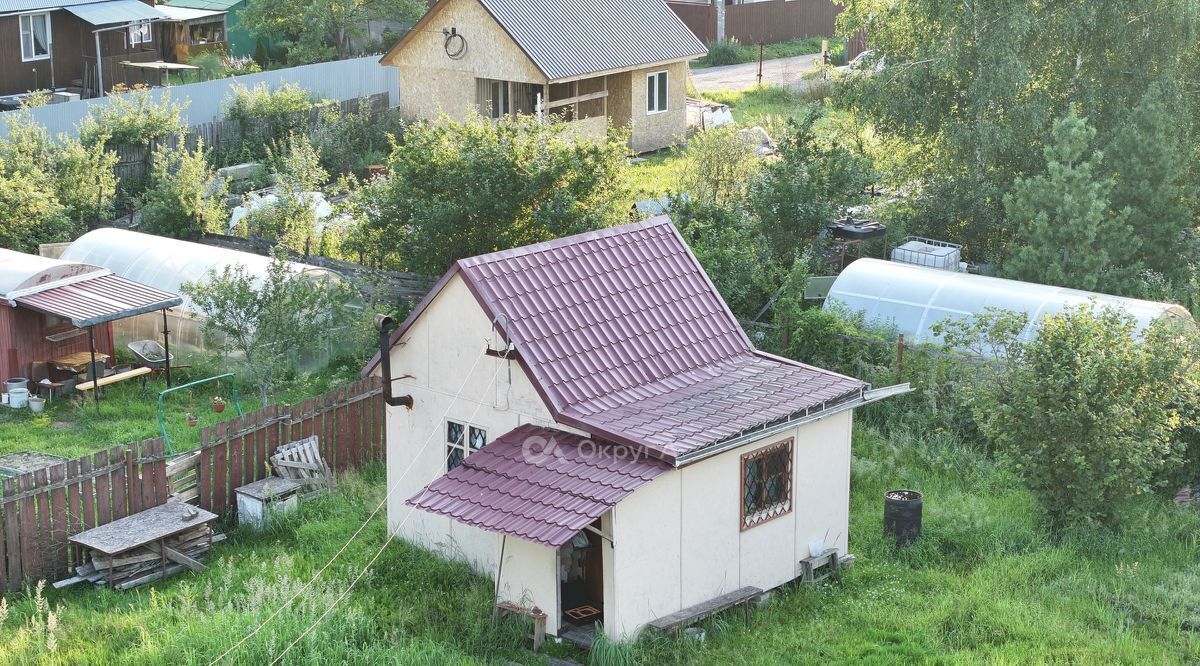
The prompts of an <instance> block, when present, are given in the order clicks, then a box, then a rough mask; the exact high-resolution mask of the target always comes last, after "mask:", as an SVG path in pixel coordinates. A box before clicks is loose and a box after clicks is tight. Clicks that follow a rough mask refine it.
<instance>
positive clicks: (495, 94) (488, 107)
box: [475, 79, 512, 120]
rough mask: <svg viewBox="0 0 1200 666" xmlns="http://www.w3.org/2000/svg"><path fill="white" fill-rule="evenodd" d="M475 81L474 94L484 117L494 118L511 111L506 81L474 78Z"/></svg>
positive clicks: (501, 116)
mask: <svg viewBox="0 0 1200 666" xmlns="http://www.w3.org/2000/svg"><path fill="white" fill-rule="evenodd" d="M475 82H476V83H475V86H476V88H475V96H476V98H477V99H478V102H479V112H480V113H482V114H483V115H484V117H485V118H492V119H494V120H495V119H499V118H503V117H504V116H507V115H509V114H510V113H512V104H511V101H510V100H509V94H508V81H497V80H495V79H475Z"/></svg>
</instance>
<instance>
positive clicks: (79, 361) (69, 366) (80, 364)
mask: <svg viewBox="0 0 1200 666" xmlns="http://www.w3.org/2000/svg"><path fill="white" fill-rule="evenodd" d="M96 360H97V361H106V362H107V361H108V354H101V353H100V352H96ZM91 362H92V354H91V352H85V351H81V352H75V353H74V354H67V355H66V356H60V357H58V358H52V359H50V360H49V361H48V363H50V365H52V366H54V367H55V368H57V369H59V370H65V371H67V372H72V373H74V374H79V373H81V372H83V371H84V370H87V367H88V363H91Z"/></svg>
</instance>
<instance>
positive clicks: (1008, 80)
mask: <svg viewBox="0 0 1200 666" xmlns="http://www.w3.org/2000/svg"><path fill="white" fill-rule="evenodd" d="M843 4H844V5H845V7H846V10H845V11H844V12H843V13H842V14H841V15H840V16H839V18H838V21H839V31H840V32H842V34H852V33H854V32H856V31H858V30H860V29H862V30H865V31H866V33H867V34H869V35H870V36H871V37H870V41H871V47H872V48H873V49H875V50H876V51H877V53H878V54H879V55H880V56H881V57H882V58H883V60H884V62H885V63H886V66H885V67H884V68H883V70H882V71H881V72H879V73H877V74H874V75H870V76H857V77H850V79H849V81H848V83H847V85H845V86H843V87H842V89H841V91H840V92H839V94H838V96H837V97H838V100H839V102H840V103H841V104H844V105H846V106H847V107H849V108H852V109H854V110H855V111H856V112H857V113H860V114H862V115H863V116H864V117H865V118H867V119H869V120H870V121H871V122H872V123H873V124H874V126H875V129H876V130H877V131H878V132H880V133H881V134H882V135H884V136H885V137H889V138H896V139H900V140H903V141H906V142H908V143H910V144H911V145H912V146H913V147H914V148H916V150H913V151H911V152H910V159H909V160H908V165H907V171H908V175H909V178H908V183H909V184H908V187H907V188H906V189H907V190H908V191H909V192H911V196H912V198H913V200H914V203H915V206H914V208H913V218H914V219H915V220H917V221H919V222H920V229H916V228H915V225H913V226H914V230H915V231H919V232H920V233H923V234H924V235H932V236H936V237H940V238H944V239H946V240H952V241H959V242H964V243H966V244H967V246H968V250H969V252H970V255H971V257H972V259H973V260H975V261H991V262H994V263H1000V262H1002V261H1003V259H1004V258H1005V257H1006V255H1007V253H1008V250H1009V245H1010V243H1011V242H1012V239H1013V238H1014V232H1015V227H1016V223H1015V222H1014V221H1012V220H1009V219H1008V218H1007V217H1006V215H1005V211H1004V206H1003V196H1004V194H1006V193H1008V192H1010V191H1011V190H1012V185H1013V183H1014V182H1015V180H1016V179H1017V178H1022V177H1028V176H1030V175H1032V174H1036V173H1038V172H1040V171H1041V170H1042V168H1043V163H1042V160H1041V143H1042V141H1043V138H1044V137H1045V136H1046V135H1047V133H1048V131H1049V129H1050V127H1051V125H1052V124H1053V122H1054V120H1055V119H1057V118H1060V117H1062V116H1063V115H1064V114H1066V113H1067V111H1068V109H1069V108H1071V106H1072V105H1075V106H1077V107H1078V109H1079V113H1080V115H1083V116H1085V117H1087V118H1088V119H1089V120H1090V122H1091V124H1092V126H1093V127H1095V128H1096V129H1097V132H1098V141H1097V144H1096V145H1098V146H1103V147H1109V144H1110V142H1111V141H1112V140H1113V137H1114V136H1115V135H1116V133H1117V132H1118V131H1119V130H1120V129H1121V128H1122V127H1125V126H1126V125H1127V124H1128V118H1129V110H1130V109H1133V108H1134V107H1136V106H1138V104H1139V103H1140V102H1141V100H1142V99H1143V98H1144V97H1145V95H1146V94H1147V91H1149V90H1151V89H1152V88H1154V87H1155V86H1159V85H1164V86H1166V88H1167V89H1168V90H1169V89H1180V90H1184V89H1191V88H1192V87H1193V86H1192V83H1191V82H1192V81H1193V80H1194V78H1195V74H1196V56H1197V40H1196V34H1197V27H1198V26H1200V5H1197V4H1196V3H1194V2H1191V1H1190V0H1160V1H1156V2H1153V3H1150V4H1147V3H1146V2H1143V1H1142V0H1110V1H1107V2H1088V1H1087V0H1067V1H1066V2H1059V3H1045V2H1038V1H1035V0H970V1H969V2H958V3H955V2H949V3H948V2H943V1H942V0H844V2H843ZM1198 101H1200V98H1197V97H1196V96H1194V95H1189V96H1187V97H1185V98H1180V102H1181V107H1180V108H1177V110H1176V112H1175V113H1174V115H1173V117H1172V118H1170V119H1167V121H1166V122H1169V124H1170V125H1171V127H1172V132H1173V133H1175V134H1176V135H1178V136H1186V135H1188V134H1190V132H1191V129H1192V128H1193V126H1194V123H1195V122H1196V120H1195V119H1196V118H1197V115H1198V114H1197V113H1196V105H1197V102H1198ZM1151 145H1152V144H1151ZM1112 157H1113V158H1115V157H1116V155H1115V154H1112ZM1194 162H1195V160H1194V159H1189V160H1184V161H1183V162H1182V164H1183V168H1184V169H1185V170H1186V172H1187V173H1186V180H1188V181H1194V179H1195V178H1196V172H1195V169H1194V167H1192V166H1191V164H1192V163H1194ZM1110 166H1116V163H1115V162H1113V163H1112V164H1111V165H1110ZM1122 196H1123V195H1122ZM1113 203H1114V208H1115V209H1117V210H1120V209H1123V208H1124V207H1126V206H1127V205H1128V206H1130V207H1132V202H1126V201H1124V200H1123V199H1122V198H1121V197H1120V196H1118V195H1116V194H1114V199H1113ZM1191 208H1192V209H1193V211H1194V210H1195V204H1194V203H1193V204H1191ZM1190 217H1195V215H1194V214H1193V215H1191V216H1190Z"/></svg>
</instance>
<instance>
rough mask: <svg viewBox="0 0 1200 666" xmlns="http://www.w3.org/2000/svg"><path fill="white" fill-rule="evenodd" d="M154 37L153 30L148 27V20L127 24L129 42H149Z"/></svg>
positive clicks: (131, 43)
mask: <svg viewBox="0 0 1200 666" xmlns="http://www.w3.org/2000/svg"><path fill="white" fill-rule="evenodd" d="M153 38H154V32H153V30H152V29H151V27H150V22H149V21H138V22H137V23H134V24H133V25H131V26H129V43H130V45H133V44H149V43H150V42H151V40H153Z"/></svg>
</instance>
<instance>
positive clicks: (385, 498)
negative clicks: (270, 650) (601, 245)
mask: <svg viewBox="0 0 1200 666" xmlns="http://www.w3.org/2000/svg"><path fill="white" fill-rule="evenodd" d="M486 357H487V354H486V353H483V354H480V355H479V357H478V358H476V359H475V363H473V364H472V365H471V369H470V370H468V371H467V374H466V375H465V376H464V379H463V383H462V385H461V386H459V387H458V391H456V392H455V394H454V397H453V398H451V400H450V403H449V404H448V405H446V410H445V411H444V412H442V416H441V419H439V420H440V421H444V420H445V419H446V416H447V415H448V414H449V413H450V410H451V409H452V408H453V407H454V404H455V403H456V402H457V401H458V399H459V396H461V395H462V392H463V390H464V389H466V387H467V382H469V381H470V380H471V376H472V375H473V374H474V373H475V368H476V367H478V366H479V362H480V361H481V360H483V359H484V358H486ZM500 367H502V366H497V368H496V374H499V372H500ZM492 381H493V382H494V381H495V374H493V376H492ZM488 387H489V388H490V387H491V384H490V383H489V384H488ZM476 411H478V405H477V407H476ZM472 418H474V414H472ZM437 432H438V430H437V429H436V428H435V429H433V430H431V431H430V433H429V436H428V437H426V438H425V442H424V443H423V444H422V445H421V449H420V450H419V451H417V454H416V455H415V456H413V458H412V461H410V462H409V464H408V467H406V468H405V469H404V472H403V473H402V474H401V475H400V477H399V478H397V479H396V482H395V483H394V484H393V485H392V486H391V487H390V488H388V491H387V494H385V495H384V496H383V499H382V500H380V502H379V504H378V505H377V506H376V507H375V509H374V510H373V511H371V514H370V515H369V516H367V519H366V520H364V521H363V524H362V525H360V526H359V527H358V529H357V530H355V531H354V534H351V535H350V538H349V539H348V540H347V541H346V543H345V544H343V545H342V547H341V548H339V549H338V551H337V552H336V553H334V555H333V557H332V558H330V560H329V561H328V562H326V563H325V565H324V566H322V567H321V568H320V569H319V570H317V572H316V573H315V574H313V576H312V578H310V579H309V580H308V582H307V583H305V584H304V586H303V587H301V588H300V589H299V590H297V591H296V592H295V594H293V595H292V596H291V598H289V599H288V600H287V601H285V602H284V603H283V604H281V605H280V606H279V608H276V609H275V611H274V612H272V613H271V614H270V615H269V616H267V619H265V620H263V621H262V622H261V623H259V624H258V626H256V627H255V628H254V629H253V630H251V631H250V633H249V634H246V636H244V637H243V638H242V639H241V640H239V641H238V642H236V643H234V644H233V645H232V646H230V647H229V649H227V650H225V651H224V652H222V653H221V654H220V656H218V657H217V658H216V659H213V660H212V661H211V662H209V666H214V665H215V664H217V663H218V662H220V661H221V660H222V659H224V658H225V657H227V656H229V655H230V654H231V653H232V652H233V651H234V650H237V649H238V648H240V647H241V646H242V645H244V644H245V643H246V641H248V640H250V639H251V638H253V637H254V636H255V635H256V634H258V632H260V631H262V629H263V627H265V626H267V624H269V623H270V622H271V620H274V619H275V617H276V616H278V615H279V614H280V613H281V612H283V609H285V608H287V607H288V606H291V605H292V602H294V601H295V600H296V599H297V598H299V596H300V595H301V594H303V593H304V592H305V591H307V590H308V588H309V587H311V586H312V584H313V583H314V582H316V580H317V578H319V577H320V576H321V574H323V573H325V570H326V569H328V568H329V567H330V566H332V565H333V563H334V562H335V561H336V560H337V559H338V558H339V557H341V555H342V553H344V552H346V549H347V548H349V547H350V544H352V543H353V542H354V540H355V539H357V538H358V536H359V535H360V534H362V532H363V530H364V529H366V528H367V525H369V524H370V523H371V521H372V520H373V519H374V518H375V516H376V514H378V513H379V510H380V509H382V508H383V507H384V506H386V505H387V501H388V499H390V498H391V496H392V493H393V492H395V491H396V488H398V487H399V485H400V482H401V481H403V480H404V477H406V476H407V475H408V473H409V472H410V471H412V468H413V466H414V465H415V464H416V462H417V460H418V459H419V458H420V457H421V454H422V453H424V452H425V449H426V448H428V447H429V442H430V441H432V439H433V436H434V434H436V433H437ZM410 515H411V514H410ZM397 529H399V528H397ZM389 541H390V538H389ZM371 561H372V562H374V559H372V560H371Z"/></svg>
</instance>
